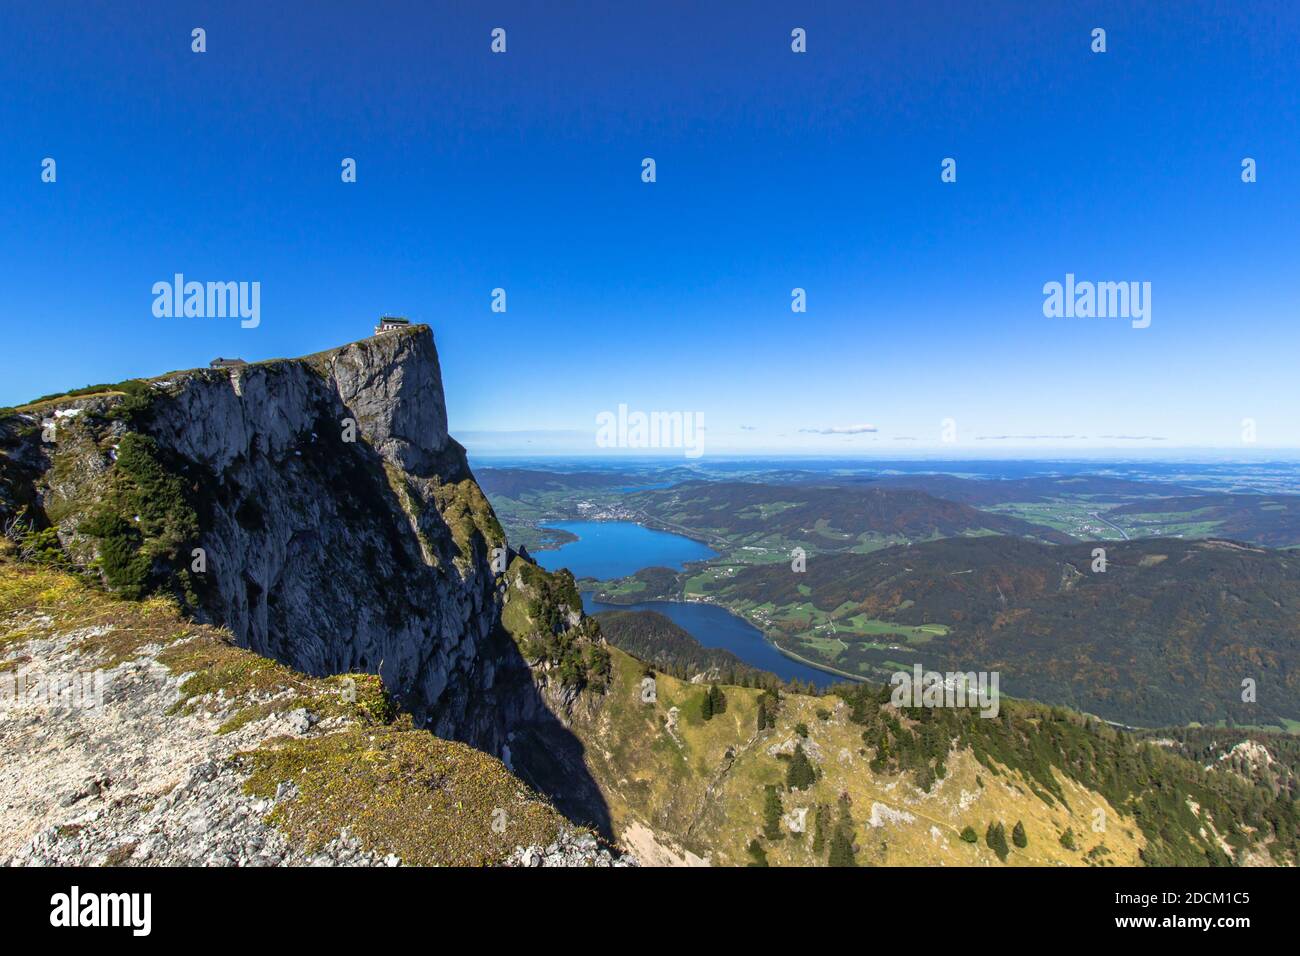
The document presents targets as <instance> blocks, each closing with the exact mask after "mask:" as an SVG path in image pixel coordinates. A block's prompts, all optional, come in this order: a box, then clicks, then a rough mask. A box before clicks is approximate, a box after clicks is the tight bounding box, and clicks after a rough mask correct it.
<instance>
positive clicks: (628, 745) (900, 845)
mask: <svg viewBox="0 0 1300 956" xmlns="http://www.w3.org/2000/svg"><path fill="white" fill-rule="evenodd" d="M611 655H612V657H613V662H614V667H613V676H612V681H611V693H610V695H609V696H608V697H607V698H606V701H605V704H604V706H603V707H602V708H600V710H599V711H598V712H597V713H596V714H595V715H594V716H591V717H588V718H585V719H583V720H581V721H580V722H579V723H578V724H577V725H575V731H576V732H578V733H579V735H580V736H581V737H582V738H583V739H584V741H585V742H586V743H587V756H588V762H589V766H590V767H591V770H592V773H593V775H594V776H595V777H596V779H597V780H598V781H599V782H600V783H601V785H602V789H603V790H604V791H605V793H606V797H607V799H608V800H609V803H610V809H611V813H612V815H613V818H614V820H615V824H616V826H617V828H618V829H619V832H620V833H622V832H625V831H626V830H627V829H629V828H630V827H632V826H634V825H635V824H636V823H641V824H643V825H646V826H648V827H649V828H650V829H652V830H653V831H654V832H655V833H656V834H657V835H658V837H659V840H660V843H662V844H665V845H669V846H673V848H674V849H677V850H679V851H680V850H687V851H690V852H691V853H693V854H695V855H697V856H700V857H707V858H708V859H709V860H710V861H711V862H712V863H714V864H715V865H743V864H744V863H746V862H748V859H749V858H748V856H747V854H746V852H745V847H746V845H747V844H748V843H749V841H750V840H751V839H753V838H754V837H756V836H758V835H759V833H760V831H761V829H762V809H763V798H764V786H765V785H766V784H780V785H782V786H784V781H785V774H786V766H787V765H786V762H785V761H783V760H781V759H779V758H777V757H775V756H771V755H769V753H768V749H769V748H770V747H772V746H773V745H780V744H784V743H787V742H790V741H793V740H794V739H795V736H796V731H795V727H796V725H798V724H800V723H802V724H805V725H806V726H807V728H808V732H809V740H810V741H811V742H812V744H815V745H816V747H817V748H820V751H821V754H822V759H821V761H820V767H821V770H822V771H823V775H822V778H821V779H820V780H818V781H817V782H816V783H815V784H814V785H813V787H812V788H811V790H809V791H802V792H798V793H795V794H791V793H785V794H783V796H782V799H783V802H784V808H785V810H786V811H787V812H789V811H791V810H793V809H795V808H797V807H810V808H812V807H815V805H816V804H817V803H823V804H827V805H829V806H831V807H834V806H835V804H836V803H837V801H838V798H839V795H840V794H841V793H848V794H849V796H850V798H851V800H852V802H853V803H852V806H853V810H852V813H853V818H854V821H855V833H856V840H857V844H858V846H859V848H860V852H859V856H858V859H859V862H863V863H871V864H876V865H908V864H911V865H918V864H927V865H934V864H949V865H994V864H998V860H997V857H996V855H995V854H994V853H993V851H992V850H990V849H989V848H988V847H987V846H986V845H985V844H984V841H983V839H982V838H981V840H980V842H979V843H978V844H976V845H971V844H968V843H964V842H963V841H962V840H961V839H960V837H959V834H960V832H961V830H962V828H963V827H965V826H967V825H970V826H972V827H973V828H974V829H975V830H976V831H977V832H978V833H979V834H980V835H981V837H982V835H983V833H984V831H985V829H986V827H987V825H988V824H989V823H990V822H993V821H995V820H1001V821H1002V822H1003V823H1004V824H1005V825H1006V828H1007V831H1008V832H1010V830H1011V828H1012V826H1013V825H1014V824H1015V822H1016V821H1017V820H1021V821H1023V822H1024V825H1025V828H1026V831H1027V833H1028V836H1029V845H1028V847H1026V848H1025V849H1024V850H1016V849H1015V848H1013V849H1012V853H1011V856H1010V857H1009V862H1010V863H1013V864H1029V865H1052V864H1083V863H1087V862H1089V857H1088V853H1089V852H1090V851H1094V849H1095V848H1096V847H1097V846H1098V845H1102V844H1104V846H1105V850H1104V851H1101V852H1100V853H1095V854H1094V860H1096V861H1104V862H1105V863H1107V864H1118V865H1124V864H1133V863H1136V862H1138V851H1139V849H1140V848H1141V847H1142V846H1143V845H1144V843H1145V841H1144V838H1143V836H1142V834H1141V832H1140V831H1139V830H1138V828H1137V827H1136V826H1135V825H1134V824H1133V822H1132V820H1131V819H1128V818H1126V817H1124V816H1122V815H1121V814H1119V813H1118V812H1117V811H1116V810H1115V809H1114V808H1113V807H1111V806H1110V805H1109V804H1108V803H1107V801H1106V800H1105V799H1104V798H1102V797H1101V796H1099V795H1098V794H1096V793H1092V792H1089V791H1086V790H1084V789H1083V788H1082V787H1079V786H1078V785H1076V784H1074V783H1072V782H1071V781H1068V780H1065V781H1063V782H1062V783H1063V789H1064V791H1065V793H1066V794H1067V797H1068V799H1069V803H1070V808H1069V809H1067V808H1066V807H1065V806H1063V805H1062V804H1061V803H1060V802H1057V801H1053V802H1052V803H1048V802H1046V801H1043V800H1042V799H1040V798H1039V797H1037V796H1035V795H1034V794H1032V793H1031V792H1030V789H1029V786H1028V782H1027V781H1026V780H1024V779H1023V778H1022V777H1021V776H1020V775H1019V774H1017V773H1011V772H1004V773H1003V774H1002V775H1001V776H994V775H993V774H991V773H990V772H989V771H988V770H987V769H985V768H984V767H982V766H981V765H979V764H978V763H977V762H976V761H975V760H974V759H973V757H971V756H970V755H969V753H966V754H962V755H958V756H957V757H955V758H953V759H952V760H951V761H950V764H949V768H948V775H947V777H946V778H945V779H944V780H942V781H940V782H939V783H938V784H937V785H936V786H935V787H933V788H932V790H931V792H930V793H929V794H922V793H921V792H920V791H919V790H917V789H916V788H915V787H913V786H911V784H910V782H909V781H908V780H907V779H904V777H902V776H900V775H897V774H893V775H889V774H881V775H877V774H874V773H872V772H871V770H870V769H869V768H868V766H867V763H868V758H867V757H866V756H864V755H863V754H862V753H861V752H860V751H861V750H862V740H861V734H862V729H863V728H862V727H861V726H860V725H857V724H854V723H852V722H850V721H849V719H848V715H847V708H846V707H845V706H844V705H843V704H842V703H841V702H840V701H838V700H837V699H836V698H834V697H808V696H802V695H787V696H786V698H785V703H784V706H783V708H782V711H781V713H780V715H779V717H778V718H777V721H776V726H775V727H774V728H771V729H767V730H764V731H763V732H762V733H759V732H757V731H756V729H755V728H756V726H757V719H756V710H757V706H758V697H759V694H760V693H761V692H760V691H758V690H755V689H750V688H740V687H727V688H725V693H726V696H727V710H726V712H725V713H724V714H722V715H720V716H715V717H714V718H713V719H711V720H708V721H705V720H704V719H703V718H702V717H701V716H700V704H701V699H702V697H703V695H704V693H705V690H706V688H705V687H704V686H702V685H698V684H690V683H687V682H684V681H680V680H677V679H675V678H672V677H668V676H665V675H663V674H660V675H657V677H656V693H657V700H656V702H654V703H653V704H648V703H643V702H642V700H641V681H642V678H643V675H644V672H645V667H644V665H643V664H641V663H640V662H639V661H637V660H635V659H634V658H631V657H629V656H627V655H626V654H623V653H622V652H621V651H618V650H613V649H611ZM673 707H676V708H678V711H679V712H678V716H677V730H676V734H675V735H670V734H668V733H667V732H666V731H665V730H664V723H665V721H666V720H667V718H668V713H669V710H670V709H671V708H673ZM819 710H820V711H823V712H826V711H829V719H827V720H823V719H821V717H819V716H818V711H819ZM810 749H811V748H810ZM729 750H731V751H732V753H733V755H734V759H731V760H729V759H728V756H727V754H728V751H729ZM815 762H816V761H815ZM976 777H980V778H981V780H982V782H983V786H981V785H980V783H979V782H977V781H976ZM876 804H878V805H879V807H880V808H882V809H878V812H877V813H876V819H877V821H878V822H883V821H884V819H885V818H886V817H887V816H888V814H887V813H886V812H885V811H884V809H883V808H888V809H893V810H899V811H903V812H906V813H908V814H911V815H912V817H913V818H914V819H913V820H912V821H910V822H903V823H889V822H884V823H883V825H882V826H878V827H872V826H870V820H871V817H872V811H873V805H876ZM1096 808H1101V809H1104V810H1105V812H1106V819H1107V820H1109V821H1110V823H1109V826H1108V827H1107V829H1106V832H1105V833H1094V832H1093V831H1092V828H1091V821H1092V820H1093V815H1092V811H1093V810H1094V809H1096ZM812 821H813V811H812V810H810V812H809V814H808V817H807V825H808V826H807V829H808V832H807V833H806V834H805V835H804V836H803V837H802V838H796V837H794V836H793V835H791V834H789V833H788V832H787V836H786V838H785V839H783V840H780V841H771V842H768V843H767V846H766V849H767V853H768V858H769V861H770V862H771V863H773V864H805V865H807V864H816V863H820V862H825V853H824V852H823V853H822V854H821V855H820V856H817V855H815V854H814V853H813V851H812V832H811V831H812ZM1067 827H1068V828H1073V830H1074V832H1075V835H1076V837H1078V847H1079V848H1078V850H1076V851H1073V852H1072V851H1069V850H1066V849H1065V848H1064V847H1063V846H1061V844H1060V841H1059V837H1060V834H1061V833H1063V832H1064V831H1065V830H1066V828H1067ZM931 828H934V831H932V829H931ZM787 829H788V828H787Z"/></svg>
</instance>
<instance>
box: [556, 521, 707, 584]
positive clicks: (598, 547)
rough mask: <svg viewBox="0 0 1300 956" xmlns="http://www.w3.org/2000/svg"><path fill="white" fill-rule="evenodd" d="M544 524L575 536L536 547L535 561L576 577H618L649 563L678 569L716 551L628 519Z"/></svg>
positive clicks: (701, 559)
mask: <svg viewBox="0 0 1300 956" xmlns="http://www.w3.org/2000/svg"><path fill="white" fill-rule="evenodd" d="M545 527H547V528H560V529H562V530H564V531H568V532H570V533H571V534H576V535H577V536H578V540H577V541H570V542H569V543H568V544H566V545H564V546H562V547H560V548H557V549H555V550H554V551H538V552H537V554H536V555H534V557H535V558H536V560H537V563H538V564H540V565H541V566H542V567H544V568H545V569H546V570H547V571H555V570H557V569H559V568H568V569H569V570H570V571H572V572H573V576H574V577H577V578H601V579H602V580H605V579H608V578H622V577H627V576H628V575H629V574H635V573H636V572H638V571H640V570H641V569H642V568H652V567H661V568H672V569H673V570H674V571H680V570H681V569H682V566H683V565H684V564H685V563H686V562H687V561H703V560H705V559H706V558H712V557H714V556H716V554H717V552H716V551H714V550H713V549H712V548H710V547H709V546H708V545H705V544H700V543H699V542H698V541H692V540H691V539H690V538H684V537H682V536H681V535H680V534H669V533H668V532H666V531H652V530H651V529H649V528H643V527H641V525H639V524H636V523H635V522H632V521H552V522H547V523H546V525H545Z"/></svg>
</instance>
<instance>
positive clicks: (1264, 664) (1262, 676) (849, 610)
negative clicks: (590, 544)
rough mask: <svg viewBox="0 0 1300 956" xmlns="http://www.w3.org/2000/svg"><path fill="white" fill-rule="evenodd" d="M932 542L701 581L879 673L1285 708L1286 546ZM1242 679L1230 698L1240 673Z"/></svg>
mask: <svg viewBox="0 0 1300 956" xmlns="http://www.w3.org/2000/svg"><path fill="white" fill-rule="evenodd" d="M1094 547H1095V545H1093V544H1076V545H1069V546H1061V547H1052V546H1045V545H1041V544H1037V543H1035V542H1033V541H1026V540H1024V539H1019V538H1010V537H984V538H966V539H959V538H957V539H945V540H940V541H931V542H926V543H924V544H918V545H914V546H911V547H894V548H889V549H887V550H883V551H878V552H875V553H873V554H868V555H858V554H835V555H820V556H816V557H813V558H810V559H809V561H808V566H807V571H806V573H802V574H797V573H793V572H792V571H791V569H790V567H789V566H788V565H786V564H773V565H766V566H756V567H750V568H745V569H742V570H740V571H739V572H738V573H737V574H736V575H735V576H734V577H732V578H729V579H724V580H719V581H716V582H712V583H711V584H709V585H706V591H707V592H708V594H709V596H710V597H711V598H712V599H714V600H718V601H720V602H721V603H723V604H726V605H727V606H729V607H732V608H734V609H736V610H739V611H741V612H742V613H745V614H746V615H747V616H748V617H749V618H750V619H751V620H753V621H755V622H756V623H757V624H759V625H760V626H762V627H764V628H765V629H766V630H767V632H768V633H769V635H770V636H772V637H773V638H774V639H775V640H777V641H778V643H781V644H782V645H784V646H786V647H788V648H789V649H791V650H793V651H795V652H796V653H798V654H800V655H802V656H805V657H810V658H813V659H817V660H821V661H824V662H825V663H828V664H831V665H832V666H834V667H836V668H839V669H842V670H849V671H851V672H856V673H860V674H862V675H864V676H872V675H874V676H876V677H877V678H879V677H881V676H882V675H884V674H887V673H889V672H891V671H894V670H897V669H898V668H899V667H900V666H902V667H910V665H911V662H912V661H916V660H919V661H922V662H923V663H925V664H926V666H930V667H933V668H934V669H937V670H943V671H949V670H960V671H967V670H983V671H998V672H1000V674H1001V690H1002V692H1003V693H1006V694H1010V695H1012V696H1016V697H1027V698H1032V699H1035V700H1041V701H1045V702H1049V703H1054V704H1062V705H1065V706H1070V707H1074V708H1077V709H1080V710H1085V711H1087V712H1090V713H1095V714H1098V715H1100V716H1102V717H1105V718H1107V719H1110V720H1116V721H1119V722H1122V723H1125V724H1135V725H1142V726H1163V725H1168V724H1183V723H1189V722H1193V721H1197V722H1202V723H1211V724H1212V723H1217V722H1219V721H1226V720H1229V719H1230V720H1233V721H1235V722H1237V723H1238V724H1249V725H1274V726H1288V724H1287V722H1288V721H1293V720H1297V719H1300V645H1297V642H1296V635H1297V634H1300V555H1297V554H1295V553H1290V552H1278V551H1270V550H1267V549H1262V548H1251V547H1248V546H1245V545H1241V544H1236V543H1233V542H1227V541H1217V540H1211V541H1198V542H1192V541H1182V540H1166V539H1145V540H1141V541H1130V542H1110V543H1108V544H1107V545H1106V556H1107V569H1106V571H1105V572H1104V573H1094V572H1093V571H1092V563H1093V560H1094V559H1093V549H1094ZM1246 679H1250V680H1253V681H1254V682H1255V685H1256V691H1257V696H1256V700H1255V701H1254V702H1243V700H1242V699H1241V698H1242V691H1243V687H1242V682H1243V680H1246Z"/></svg>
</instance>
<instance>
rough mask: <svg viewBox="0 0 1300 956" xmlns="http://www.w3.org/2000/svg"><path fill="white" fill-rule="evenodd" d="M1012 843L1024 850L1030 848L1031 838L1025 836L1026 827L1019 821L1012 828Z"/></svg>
mask: <svg viewBox="0 0 1300 956" xmlns="http://www.w3.org/2000/svg"><path fill="white" fill-rule="evenodd" d="M1011 842H1012V843H1014V844H1015V845H1016V846H1018V847H1020V849H1022V850H1023V849H1024V848H1025V847H1027V846H1029V837H1028V836H1026V835H1025V825H1024V824H1023V823H1021V822H1020V821H1019V820H1017V821H1016V825H1015V826H1014V827H1012V828H1011Z"/></svg>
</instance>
